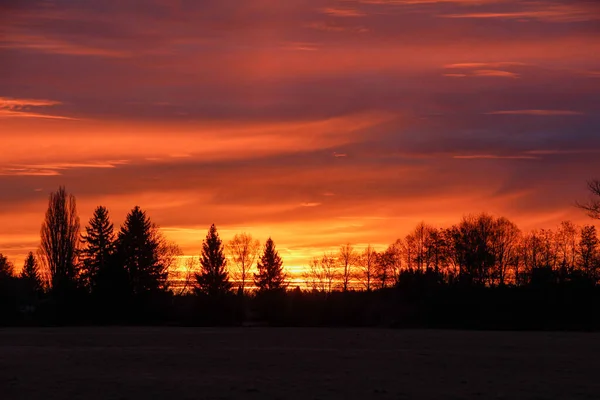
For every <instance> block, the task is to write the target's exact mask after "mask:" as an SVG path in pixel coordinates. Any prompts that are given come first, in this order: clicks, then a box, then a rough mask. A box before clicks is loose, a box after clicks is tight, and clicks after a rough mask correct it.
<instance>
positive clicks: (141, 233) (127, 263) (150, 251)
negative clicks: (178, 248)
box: [116, 206, 168, 296]
mask: <svg viewBox="0 0 600 400" xmlns="http://www.w3.org/2000/svg"><path fill="white" fill-rule="evenodd" d="M163 242H164V239H163V238H162V236H161V235H160V232H159V231H158V227H157V226H156V225H154V224H153V223H152V221H150V219H149V218H148V216H147V215H146V212H144V211H142V209H141V208H140V207H138V206H136V207H135V208H133V210H131V212H130V213H129V214H128V215H127V217H126V219H125V223H124V224H123V226H122V227H121V230H120V232H119V236H118V239H117V254H116V257H117V259H118V262H119V264H120V265H121V267H122V268H123V269H124V271H125V273H126V275H127V281H128V284H129V291H130V293H131V294H133V295H134V296H135V295H141V294H144V293H148V292H156V291H162V290H166V289H167V278H168V265H166V264H165V263H164V262H163V261H164V260H163V257H161V249H162V248H163Z"/></svg>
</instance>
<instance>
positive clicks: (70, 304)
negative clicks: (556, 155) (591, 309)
mask: <svg viewBox="0 0 600 400" xmlns="http://www.w3.org/2000/svg"><path fill="white" fill-rule="evenodd" d="M589 189H590V192H591V194H592V197H591V198H590V201H589V202H588V203H584V204H579V207H581V208H582V209H584V210H585V211H587V212H588V214H589V215H590V217H592V218H595V219H598V218H600V213H599V210H600V183H599V181H593V182H591V183H590V184H589ZM82 232H83V233H82ZM181 255H182V253H181V251H180V249H179V248H178V246H177V245H176V244H175V243H173V242H170V241H169V240H167V239H166V238H165V237H164V235H163V234H162V233H161V231H160V229H159V227H158V226H157V225H156V224H154V223H153V222H152V221H151V219H150V218H149V217H148V215H147V213H146V212H145V211H144V210H142V209H141V208H140V207H137V206H136V207H134V208H133V209H132V210H131V211H130V212H129V213H128V214H127V216H126V218H125V221H124V222H123V224H122V226H121V227H120V228H119V229H118V231H116V230H115V227H114V225H113V223H112V222H111V218H110V215H109V211H108V209H107V208H106V207H103V206H99V207H97V208H96V209H95V211H94V213H93V216H92V217H91V218H90V220H89V222H88V224H87V225H86V226H85V227H84V229H83V231H82V230H81V226H80V220H79V217H78V214H77V207H76V199H75V197H74V196H73V195H71V194H69V193H68V192H67V191H66V189H65V188H64V187H60V188H59V189H58V190H57V191H56V192H54V193H51V194H50V197H49V203H48V209H47V211H46V214H45V218H44V221H43V224H42V228H41V240H40V247H39V250H38V252H37V254H34V253H33V252H30V253H29V254H28V255H27V257H26V259H25V261H24V265H23V268H22V269H21V272H20V273H19V274H18V275H17V274H16V273H15V271H14V266H13V264H12V263H11V262H10V261H9V260H8V259H7V258H6V257H5V256H3V255H2V254H0V312H1V313H2V314H0V315H4V318H3V323H23V322H28V321H29V322H31V323H63V322H64V323H67V322H69V321H75V322H83V323H85V322H88V323H98V322H100V323H101V322H116V323H132V322H136V321H139V322H140V323H142V322H160V323H163V322H165V321H167V320H171V322H174V323H196V322H198V321H203V322H204V323H223V322H227V323H244V322H248V321H249V320H254V319H258V320H269V321H280V322H281V323H285V321H288V322H290V321H294V320H295V321H298V318H300V317H299V316H300V315H302V314H303V313H304V314H306V313H308V311H307V310H313V312H314V313H316V314H319V315H321V314H322V313H323V312H324V308H323V307H321V308H318V305H319V304H320V305H323V304H329V305H330V306H332V307H334V308H335V309H336V310H338V312H339V313H341V314H344V315H345V317H343V318H342V317H341V316H340V315H333V314H331V313H329V314H328V316H327V317H322V318H321V319H313V323H315V324H328V323H330V322H331V321H333V320H339V318H342V320H343V321H346V322H348V318H350V320H352V318H355V317H350V316H348V312H349V311H348V310H354V311H356V312H357V313H358V314H360V315H363V317H360V318H359V321H358V322H365V320H370V318H371V316H369V315H366V314H365V313H366V312H367V311H366V310H367V309H366V308H365V307H366V305H365V304H366V303H365V301H364V300H365V299H370V300H372V301H376V303H377V307H376V310H377V311H376V312H375V314H379V315H383V314H385V315H388V316H389V315H395V314H397V312H398V310H397V309H395V310H392V311H390V310H389V308H390V306H391V304H396V305H398V302H400V303H402V304H403V306H407V307H408V308H409V309H410V308H412V309H414V307H417V306H415V304H417V303H418V304H421V303H428V302H430V301H433V302H434V303H435V304H438V303H439V302H443V301H444V300H442V299H441V298H439V296H441V293H445V294H444V296H446V300H447V299H460V298H463V296H465V295H466V294H467V293H469V294H470V296H484V297H485V296H501V297H503V298H504V299H505V300H506V299H508V300H510V301H508V303H510V302H511V301H512V300H511V299H514V298H515V296H516V297H518V296H524V295H525V296H526V297H527V296H529V295H530V294H531V293H533V292H535V291H536V290H539V288H540V287H541V288H546V289H545V290H551V291H553V292H552V293H554V294H553V295H555V296H563V297H562V298H564V291H565V290H567V291H569V293H576V294H574V296H580V295H582V293H584V294H586V295H588V294H589V295H590V296H592V297H593V300H591V303H590V304H592V303H594V302H595V301H596V300H595V299H596V294H597V293H598V290H597V286H598V281H599V280H600V241H599V238H598V233H597V230H596V227H595V226H594V225H591V224H590V225H585V226H581V227H578V226H575V225H574V224H573V223H571V222H568V221H565V222H563V223H561V225H560V226H559V227H558V228H557V229H555V230H548V229H540V230H533V231H531V232H526V233H524V232H522V231H521V230H520V229H519V228H518V227H517V225H516V224H514V223H513V222H511V221H510V220H508V219H506V218H503V217H494V216H492V215H489V214H485V213H482V214H478V215H468V216H465V217H463V218H462V220H461V221H460V222H459V223H458V224H455V225H453V226H451V227H448V228H438V227H434V226H431V225H428V224H425V223H420V224H418V225H417V227H416V228H415V229H414V230H413V231H412V232H411V233H410V234H408V235H407V236H406V237H404V238H401V239H398V240H396V241H395V242H394V243H392V244H390V245H389V246H388V247H387V248H386V249H384V250H382V251H377V250H376V249H374V248H373V247H372V246H370V245H369V246H367V247H365V248H364V249H357V248H355V247H354V246H353V245H351V244H345V245H342V246H341V247H340V248H339V250H338V251H337V252H327V253H325V254H323V255H322V256H321V257H315V258H314V259H312V260H311V261H310V263H309V265H308V266H307V267H306V268H305V272H304V273H303V275H302V279H303V281H304V285H305V290H301V288H299V287H295V288H290V287H289V279H288V278H289V276H288V275H287V274H286V273H285V270H284V266H283V260H282V258H281V256H280V255H279V253H278V251H277V250H276V246H275V243H274V242H273V240H272V239H271V238H269V239H268V240H267V241H266V243H265V244H264V245H263V246H261V244H260V243H259V242H258V240H256V239H254V238H253V237H252V235H250V234H248V233H240V234H236V235H235V236H234V237H233V239H232V240H230V241H229V242H228V243H223V241H222V240H221V238H220V237H219V234H218V231H217V228H216V226H215V225H212V226H211V227H210V228H209V230H208V232H207V235H206V237H205V239H204V240H203V242H202V249H201V254H200V256H199V257H198V258H192V259H189V261H188V263H187V264H186V266H185V268H184V275H185V276H184V279H183V283H182V284H180V285H179V286H178V287H173V285H172V279H170V276H171V277H172V276H173V271H174V269H175V268H176V266H177V264H178V260H179V258H180V256H181ZM549 288H550V289H549ZM559 292H560V293H559ZM499 293H501V295H500V294H499ZM524 293H525V294H524ZM536 293H537V292H536ZM361 296H362V297H361ZM390 296H391V299H390ZM424 296H425V297H424ZM428 296H429V297H428ZM431 296H433V297H431ZM506 296H509V297H511V296H512V297H511V298H510V299H509V298H508V297H506ZM382 298H385V299H387V300H386V301H383V300H382ZM374 299H375V300H374ZM555 300H556V298H554V299H553V300H552V301H555ZM490 301H491V300H490ZM494 301H496V300H494ZM323 302H324V303H323ZM415 302H417V303H415ZM436 302H437V303H436ZM588 302H590V301H589V299H588ZM367 303H368V302H367ZM332 304H335V305H332ZM314 307H317V308H314ZM420 307H422V304H421V305H419V306H418V307H417V308H419V310H420V311H418V312H416V314H422V315H421V316H425V315H427V316H428V318H429V316H431V315H432V313H433V315H438V314H436V312H433V311H431V310H429V309H427V310H426V311H423V310H421V308H420ZM436 307H437V308H438V311H439V309H442V308H443V307H442V306H440V305H439V304H438V306H436ZM338 308H339V309H338ZM405 308H406V307H405ZM344 310H345V311H344ZM383 310H386V311H383ZM355 314H356V313H355ZM413 314H414V313H413ZM421 316H419V317H417V318H416V319H418V320H420V319H421ZM405 317H406V316H405ZM303 318H304V320H311V318H313V317H312V316H311V317H307V316H306V315H304V317H303ZM361 318H363V319H362V320H361ZM394 318H395V319H398V318H400V317H398V316H397V315H396V317H394ZM411 318H412V319H413V320H414V319H415V316H414V315H413V316H412V317H411ZM436 318H437V320H440V319H443V318H442V317H440V316H439V315H438V316H437V317H436ZM460 318H462V317H460ZM460 318H459V319H460ZM408 319H410V318H408ZM408 319H407V320H408ZM355 322H356V321H355ZM599 322H600V321H599Z"/></svg>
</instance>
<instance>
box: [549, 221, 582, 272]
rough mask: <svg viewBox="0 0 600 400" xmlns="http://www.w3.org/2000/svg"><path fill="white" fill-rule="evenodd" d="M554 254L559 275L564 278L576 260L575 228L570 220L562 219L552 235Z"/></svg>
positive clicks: (571, 269) (573, 266)
mask: <svg viewBox="0 0 600 400" xmlns="http://www.w3.org/2000/svg"><path fill="white" fill-rule="evenodd" d="M554 237H555V240H556V256H557V260H558V265H559V268H560V269H559V277H560V279H561V280H562V281H564V280H566V279H567V278H568V277H569V276H570V275H571V274H572V273H573V270H574V269H575V264H576V260H577V228H576V227H575V225H574V224H573V223H572V222H571V221H563V222H561V224H560V227H559V229H558V231H557V233H556V235H555V236H554Z"/></svg>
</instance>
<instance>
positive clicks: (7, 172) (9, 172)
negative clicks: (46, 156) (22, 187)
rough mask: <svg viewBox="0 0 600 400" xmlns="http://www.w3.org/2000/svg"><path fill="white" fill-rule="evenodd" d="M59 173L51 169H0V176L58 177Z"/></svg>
mask: <svg viewBox="0 0 600 400" xmlns="http://www.w3.org/2000/svg"><path fill="white" fill-rule="evenodd" d="M58 175H60V172H58V171H54V170H51V169H34V168H18V167H15V168H0V176H58Z"/></svg>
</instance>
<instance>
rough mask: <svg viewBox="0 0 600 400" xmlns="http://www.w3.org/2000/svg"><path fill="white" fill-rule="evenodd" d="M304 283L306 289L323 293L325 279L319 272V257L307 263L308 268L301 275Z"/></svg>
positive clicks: (320, 271) (321, 272)
mask: <svg viewBox="0 0 600 400" xmlns="http://www.w3.org/2000/svg"><path fill="white" fill-rule="evenodd" d="M303 277H304V283H305V285H306V287H307V288H310V289H312V290H313V291H317V292H324V291H325V277H324V276H323V271H322V270H321V259H320V258H319V257H313V259H312V260H310V262H309V263H308V268H307V269H306V270H305V271H304V274H303Z"/></svg>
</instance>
